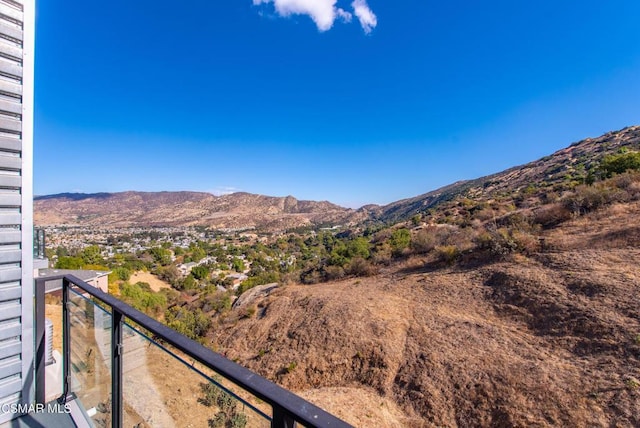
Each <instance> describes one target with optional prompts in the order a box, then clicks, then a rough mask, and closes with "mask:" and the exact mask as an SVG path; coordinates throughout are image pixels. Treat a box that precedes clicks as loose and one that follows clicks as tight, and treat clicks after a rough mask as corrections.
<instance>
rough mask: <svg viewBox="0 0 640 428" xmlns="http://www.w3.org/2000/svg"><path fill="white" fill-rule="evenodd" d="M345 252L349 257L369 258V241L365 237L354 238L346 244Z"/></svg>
mask: <svg viewBox="0 0 640 428" xmlns="http://www.w3.org/2000/svg"><path fill="white" fill-rule="evenodd" d="M347 254H348V255H349V257H350V258H354V257H361V258H363V259H367V258H369V256H370V255H371V252H370V251H369V241H368V240H367V239H366V238H362V237H359V238H356V239H353V240H351V241H349V243H348V244H347Z"/></svg>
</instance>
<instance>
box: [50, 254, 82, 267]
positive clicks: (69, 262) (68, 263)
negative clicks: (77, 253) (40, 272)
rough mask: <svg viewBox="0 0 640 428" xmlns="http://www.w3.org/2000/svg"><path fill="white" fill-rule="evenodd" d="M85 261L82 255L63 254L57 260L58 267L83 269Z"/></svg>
mask: <svg viewBox="0 0 640 428" xmlns="http://www.w3.org/2000/svg"><path fill="white" fill-rule="evenodd" d="M82 266H84V261H83V260H82V259H81V258H80V257H70V256H63V257H59V258H58V261H57V262H56V266H55V267H56V269H82Z"/></svg>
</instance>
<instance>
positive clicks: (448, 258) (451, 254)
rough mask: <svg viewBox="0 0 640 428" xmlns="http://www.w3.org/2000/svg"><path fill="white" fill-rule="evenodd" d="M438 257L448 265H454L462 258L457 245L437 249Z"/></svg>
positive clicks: (442, 246)
mask: <svg viewBox="0 0 640 428" xmlns="http://www.w3.org/2000/svg"><path fill="white" fill-rule="evenodd" d="M435 252H436V257H437V258H438V260H439V261H441V262H444V263H446V264H449V265H451V264H453V263H455V261H456V260H457V259H458V257H460V250H458V247H456V246H455V245H441V246H438V247H436V248H435Z"/></svg>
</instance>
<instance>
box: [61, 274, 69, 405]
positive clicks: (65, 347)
mask: <svg viewBox="0 0 640 428" xmlns="http://www.w3.org/2000/svg"><path fill="white" fill-rule="evenodd" d="M70 284H71V283H70V282H69V280H68V279H67V278H66V277H65V278H62V378H63V379H64V380H63V382H64V384H63V387H62V397H60V401H61V402H62V403H63V404H64V403H66V402H67V397H68V396H69V393H70V391H69V389H70V386H71V319H70V318H69V304H70V303H69V285H70Z"/></svg>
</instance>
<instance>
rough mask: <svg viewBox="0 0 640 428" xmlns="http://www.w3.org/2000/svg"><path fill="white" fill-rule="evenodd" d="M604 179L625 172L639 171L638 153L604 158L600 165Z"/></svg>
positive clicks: (639, 154) (639, 155)
mask: <svg viewBox="0 0 640 428" xmlns="http://www.w3.org/2000/svg"><path fill="white" fill-rule="evenodd" d="M600 169H601V170H602V172H603V175H604V177H605V178H610V177H613V176H614V175H616V174H622V173H623V172H627V171H638V170H640V153H638V152H629V153H620V154H616V155H608V156H605V157H604V159H603V160H602V163H601V164H600Z"/></svg>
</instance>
